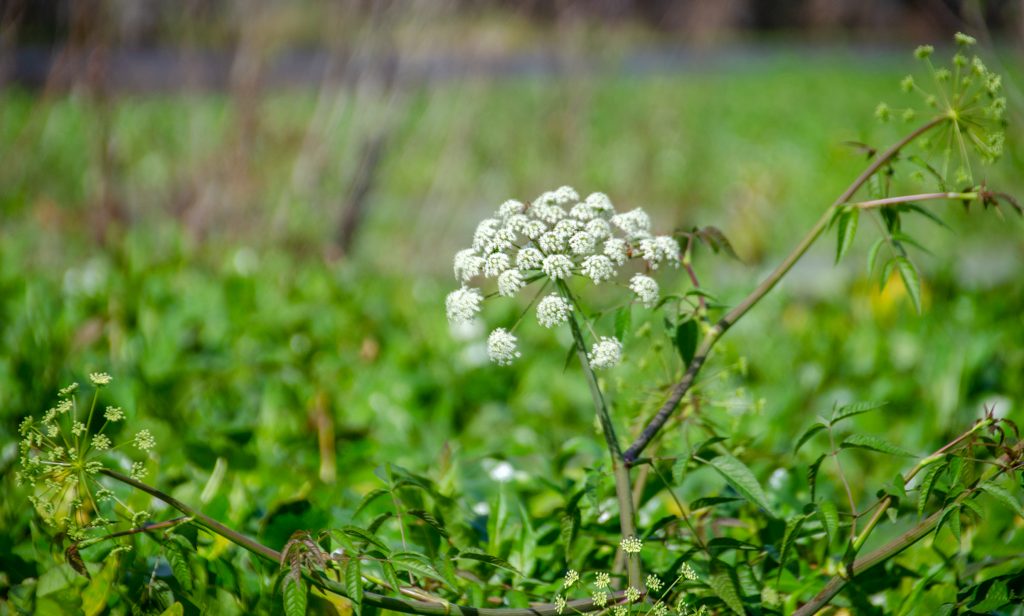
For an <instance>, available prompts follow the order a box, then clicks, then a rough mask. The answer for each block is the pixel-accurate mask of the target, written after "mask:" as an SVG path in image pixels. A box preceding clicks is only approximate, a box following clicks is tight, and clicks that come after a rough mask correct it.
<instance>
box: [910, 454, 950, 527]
mask: <svg viewBox="0 0 1024 616" xmlns="http://www.w3.org/2000/svg"><path fill="white" fill-rule="evenodd" d="M944 467H945V465H944V464H933V465H931V466H930V467H929V468H928V470H927V471H925V474H924V477H922V478H921V485H920V486H918V488H917V515H918V516H919V517H920V516H922V515H924V508H925V506H926V505H927V504H928V496H929V495H930V494H931V493H932V487H933V486H934V485H935V479H936V478H937V477H938V476H939V471H940V470H942V469H943V468H944Z"/></svg>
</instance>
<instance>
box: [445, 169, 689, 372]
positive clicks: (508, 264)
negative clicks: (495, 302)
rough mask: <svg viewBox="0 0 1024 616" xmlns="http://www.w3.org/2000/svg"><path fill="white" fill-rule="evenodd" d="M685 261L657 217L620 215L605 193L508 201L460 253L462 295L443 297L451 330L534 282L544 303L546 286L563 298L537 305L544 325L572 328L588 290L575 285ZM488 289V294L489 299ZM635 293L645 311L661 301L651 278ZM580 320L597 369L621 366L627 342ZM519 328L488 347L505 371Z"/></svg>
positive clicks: (456, 262) (637, 212)
mask: <svg viewBox="0 0 1024 616" xmlns="http://www.w3.org/2000/svg"><path fill="white" fill-rule="evenodd" d="M679 256H680V248H679V243H678V242H677V241H676V240H675V239H674V238H672V237H670V236H665V235H661V236H657V235H654V234H652V233H651V218H650V216H648V215H647V213H646V212H645V211H644V210H643V209H642V208H633V209H631V210H629V211H626V212H617V211H616V209H615V206H614V205H613V204H612V202H611V199H609V198H608V196H607V195H605V194H604V193H591V194H590V195H588V196H587V197H586V198H585V199H581V197H580V194H579V193H578V192H577V191H576V190H575V189H574V188H572V187H571V186H561V187H559V188H557V189H555V190H551V191H546V192H544V193H542V194H541V195H540V196H539V197H537V198H536V199H534V200H533V201H530V202H526V201H520V200H517V199H509V200H507V201H505V202H503V203H502V204H501V205H500V206H498V208H497V210H496V211H495V212H494V213H492V214H491V215H490V216H488V217H487V218H485V219H483V220H482V221H480V223H479V224H478V225H477V226H476V228H475V229H474V231H473V234H472V242H471V243H470V246H469V247H468V248H463V249H462V250H459V251H457V252H456V253H455V256H454V259H453V261H452V273H453V274H454V276H455V279H456V281H457V282H458V284H459V288H457V289H455V290H454V291H452V292H451V293H449V294H448V296H447V297H446V298H445V311H446V314H447V318H448V320H449V322H450V323H451V324H453V325H459V324H463V323H466V322H470V321H472V320H473V319H474V318H475V317H476V316H477V314H478V313H479V312H480V311H481V307H482V304H483V302H484V299H485V297H487V298H492V297H506V298H511V297H514V296H516V295H518V294H519V292H520V291H523V290H524V289H526V287H528V286H530V285H531V284H532V283H534V282H539V283H540V285H541V290H540V291H538V296H543V293H544V291H543V289H544V288H545V287H546V285H550V284H551V283H552V282H554V283H557V284H556V285H554V286H556V287H557V290H558V294H557V295H555V296H550V295H549V296H548V297H535V298H534V301H538V300H539V301H538V305H537V308H536V310H537V319H538V321H539V322H540V324H541V325H542V326H544V327H548V328H550V327H554V326H555V325H559V324H561V323H564V322H566V321H567V320H568V319H569V318H570V315H571V314H572V312H573V311H574V310H576V309H577V308H580V305H579V304H577V300H576V297H577V295H576V293H577V292H580V295H581V296H582V295H583V291H582V290H581V289H576V288H571V289H570V288H569V287H570V286H577V285H581V284H584V283H587V284H594V285H599V284H602V283H606V282H610V281H613V280H615V278H616V277H618V276H619V274H620V273H621V269H620V268H622V267H623V266H625V265H626V264H627V263H628V262H629V261H634V262H637V263H638V264H639V265H641V267H643V269H644V271H650V270H655V269H657V268H658V267H659V266H660V265H661V264H664V263H670V264H671V265H673V266H676V267H678V266H679V262H680V260H679ZM489 279H493V280H494V282H490V281H489ZM492 285H493V286H492ZM484 286H488V287H490V288H488V289H487V291H486V295H485V291H484V289H483V287H484ZM631 288H632V289H633V292H634V293H636V294H637V295H638V297H639V298H640V301H642V302H643V303H644V304H645V305H647V306H651V307H653V306H654V305H655V304H656V303H657V302H658V300H659V296H658V285H657V283H655V282H654V281H653V279H652V278H650V277H649V276H644V277H643V278H636V277H634V280H633V282H632V283H631ZM492 289H493V290H492ZM559 295H560V296H561V297H559ZM577 314H580V315H583V318H584V321H585V323H584V325H586V326H587V331H589V332H590V333H591V335H592V344H593V347H592V350H591V353H590V356H591V358H592V359H591V364H592V365H593V366H594V367H595V368H602V367H611V366H613V365H615V364H617V363H618V362H619V361H620V359H621V353H622V345H621V343H619V342H618V341H617V340H615V339H613V338H604V337H601V336H600V335H599V333H598V332H596V331H595V327H594V325H595V324H594V323H592V322H590V320H589V319H588V318H587V315H589V314H603V312H601V311H595V312H593V313H591V311H589V310H587V311H583V310H582V309H581V310H580V311H579V312H578V313H577ZM514 329H515V326H511V327H508V329H507V330H506V329H502V330H501V331H502V332H503V334H502V335H498V336H497V337H495V338H494V339H493V344H489V346H493V347H494V350H495V352H494V353H490V355H491V357H492V359H494V360H495V361H496V362H497V363H499V364H502V365H506V364H507V363H509V362H511V361H512V360H513V359H514V358H516V357H519V353H518V351H516V350H515V348H514V345H508V344H505V343H509V342H510V340H515V337H514V336H512V333H511V332H512V330H514ZM496 331H497V330H496ZM509 337H511V338H509ZM488 342H489V343H491V342H492V341H490V340H489V341H488ZM499 343H502V344H499ZM506 347H507V348H508V350H507V351H503V350H502V349H505V348H506Z"/></svg>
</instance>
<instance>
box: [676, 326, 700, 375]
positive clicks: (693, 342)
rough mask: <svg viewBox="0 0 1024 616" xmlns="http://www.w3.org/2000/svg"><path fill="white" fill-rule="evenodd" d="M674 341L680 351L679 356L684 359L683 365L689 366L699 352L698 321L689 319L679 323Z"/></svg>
mask: <svg viewBox="0 0 1024 616" xmlns="http://www.w3.org/2000/svg"><path fill="white" fill-rule="evenodd" d="M672 342H673V343H674V344H675V346H676V350H677V351H679V357H681V358H682V359H683V367H688V366H689V365H690V362H691V361H693V355H694V353H696V352H697V322H696V321H694V320H693V319H688V320H686V321H683V322H682V323H680V324H679V325H677V326H676V333H675V336H674V337H673V339H672Z"/></svg>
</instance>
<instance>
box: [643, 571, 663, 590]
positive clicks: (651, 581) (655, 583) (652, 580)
mask: <svg viewBox="0 0 1024 616" xmlns="http://www.w3.org/2000/svg"><path fill="white" fill-rule="evenodd" d="M644 584H645V585H646V586H647V588H649V589H650V590H651V592H658V591H659V590H661V587H662V583H661V578H659V577H658V576H656V575H654V574H653V573H652V574H650V575H648V576H647V579H645V580H644Z"/></svg>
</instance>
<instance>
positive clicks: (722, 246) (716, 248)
mask: <svg viewBox="0 0 1024 616" xmlns="http://www.w3.org/2000/svg"><path fill="white" fill-rule="evenodd" d="M695 232H696V234H697V238H698V239H700V241H702V242H704V244H706V245H707V246H708V248H710V249H711V251H712V252H714V253H715V254H718V253H719V252H724V253H725V254H727V255H729V256H730V257H732V258H733V259H736V260H737V261H739V260H740V258H739V257H738V256H737V255H736V251H735V250H733V248H732V244H731V243H730V242H729V239H728V238H726V237H725V234H724V233H722V231H721V229H719V228H718V227H714V226H707V227H703V228H700V229H695Z"/></svg>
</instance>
